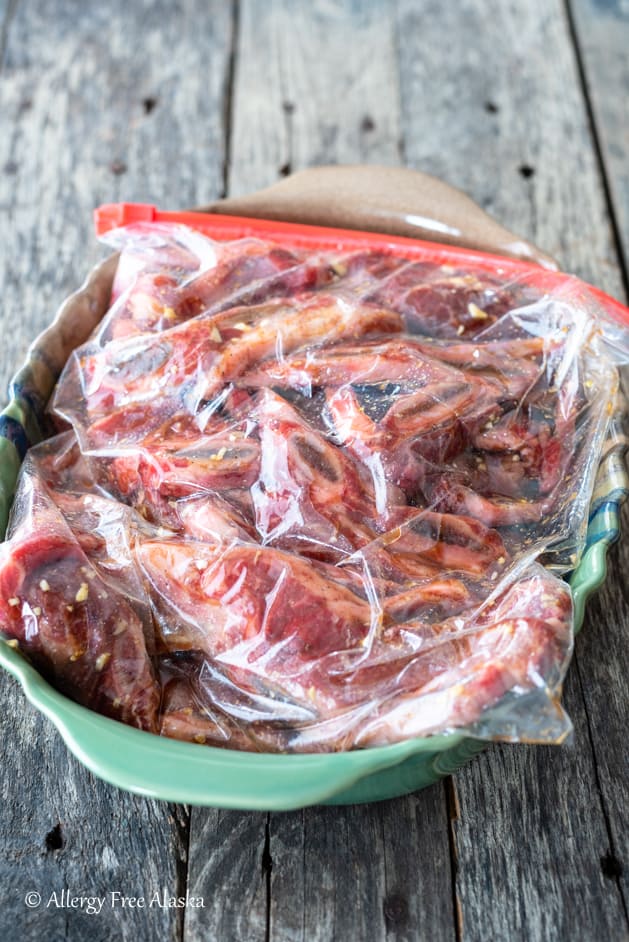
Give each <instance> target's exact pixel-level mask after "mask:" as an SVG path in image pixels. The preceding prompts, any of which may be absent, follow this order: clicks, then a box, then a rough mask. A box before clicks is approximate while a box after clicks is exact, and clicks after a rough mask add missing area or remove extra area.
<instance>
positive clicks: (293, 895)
mask: <svg viewBox="0 0 629 942" xmlns="http://www.w3.org/2000/svg"><path fill="white" fill-rule="evenodd" d="M447 835H448V810H447V807H446V796H445V792H444V788H443V786H442V785H441V784H438V785H435V786H432V787H431V788H428V789H425V790H424V791H422V792H417V793H415V794H414V795H409V796H408V797H406V798H401V799H397V800H394V801H386V802H382V803H379V804H374V805H355V806H353V807H347V808H332V807H331V808H313V809H307V810H305V811H299V812H292V813H289V814H284V815H272V816H271V824H270V849H271V881H270V900H271V911H270V938H271V939H274V940H278V942H297V940H299V942H308V940H311V939H339V940H340V939H369V940H374V942H375V940H393V939H395V940H406V939H408V940H411V939H442V938H444V939H445V938H454V925H453V916H452V899H451V897H450V896H449V895H448V894H447V893H446V892H444V888H446V889H447V888H449V885H450V876H451V873H450V854H449V848H448V842H447ZM444 838H445V839H444Z"/></svg>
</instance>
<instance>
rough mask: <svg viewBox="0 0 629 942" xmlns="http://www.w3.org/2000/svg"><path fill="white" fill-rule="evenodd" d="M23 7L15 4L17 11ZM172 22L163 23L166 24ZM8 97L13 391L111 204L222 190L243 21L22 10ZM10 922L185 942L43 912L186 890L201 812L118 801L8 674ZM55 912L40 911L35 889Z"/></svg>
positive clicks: (60, 2)
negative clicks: (61, 899)
mask: <svg viewBox="0 0 629 942" xmlns="http://www.w3.org/2000/svg"><path fill="white" fill-rule="evenodd" d="M11 6H14V4H11ZM165 24H167V26H168V28H166V29H165V28H164V27H165ZM6 37H7V42H6V50H5V56H4V60H3V69H2V75H1V85H0V115H1V116H2V121H3V133H2V134H1V135H0V218H1V220H2V225H3V233H4V239H3V253H2V256H1V257H0V290H1V293H2V298H3V312H4V317H5V318H6V319H5V320H4V322H3V323H4V325H5V329H4V331H3V344H2V349H1V350H0V372H1V374H2V382H3V386H4V383H5V382H6V379H7V378H8V376H9V375H10V373H11V372H12V371H13V369H14V368H15V365H16V363H18V362H19V360H20V358H21V357H22V356H23V355H24V352H25V350H26V347H27V345H28V343H29V342H30V340H31V339H32V337H33V336H34V335H35V333H36V332H38V331H39V330H40V329H41V328H42V327H43V326H44V325H45V324H46V323H47V322H49V321H50V319H51V317H52V315H53V312H54V310H55V308H56V306H57V305H58V304H59V303H60V301H61V300H62V299H63V297H64V295H65V294H66V293H68V292H69V291H70V290H72V289H73V288H75V287H76V286H77V285H78V284H79V283H80V281H81V279H82V278H83V275H84V273H85V271H86V269H87V267H88V265H89V264H90V263H91V262H92V261H93V260H94V259H95V258H96V257H97V255H98V254H99V249H98V248H97V246H96V244H95V242H94V239H93V237H92V232H91V218H90V217H91V211H92V208H93V207H94V206H95V205H96V204H98V203H99V202H101V201H112V200H115V199H119V198H122V199H136V200H150V201H156V202H162V201H163V202H164V203H171V204H175V205H186V204H194V203H202V202H203V201H206V200H207V199H208V198H213V197H216V196H217V195H219V194H220V191H221V188H222V170H223V167H222V164H223V156H224V150H223V141H224V132H223V127H222V118H221V115H222V112H223V97H224V94H225V90H226V82H227V77H228V58H229V49H230V42H231V13H230V8H229V5H227V4H224V3H223V2H221V0H214V2H211V3H207V2H206V0H193V2H189V3H186V4H180V5H178V7H177V11H176V16H175V13H174V11H173V6H172V4H170V3H168V2H166V0H159V2H151V3H146V4H142V5H136V4H130V3H126V2H122V0H115V2H111V3H108V4H106V5H98V4H91V5H89V7H88V6H81V7H80V8H79V7H77V5H76V4H75V3H71V2H65V0H56V2H53V0H48V2H45V3H40V2H34V0H32V2H27V0H22V2H21V3H19V4H18V5H17V8H16V10H15V14H14V16H13V17H12V19H11V21H10V25H9V28H8V30H7V33H6ZM0 735H1V736H2V739H3V741H4V743H5V744H6V745H5V757H4V761H3V763H2V766H1V768H0V794H1V795H2V799H3V808H4V811H3V815H2V820H1V822H0V845H1V847H2V851H3V852H2V855H1V859H0V880H1V881H2V885H3V887H4V888H5V894H6V895H5V899H4V904H3V907H2V915H1V916H0V927H1V928H2V931H3V934H4V935H5V937H7V938H23V939H26V938H29V939H30V938H42V939H43V938H46V939H60V938H67V939H77V940H82V939H85V938H86V936H87V935H88V934H89V935H90V937H92V938H94V939H95V940H99V939H103V940H104V939H113V938H116V939H129V940H131V939H133V940H135V939H138V938H140V939H144V938H154V939H157V938H159V939H177V938H181V936H182V932H183V917H184V912H183V910H182V909H179V910H173V909H170V910H169V909H161V908H159V907H157V906H154V907H151V908H145V909H134V910H130V909H122V908H121V907H119V906H117V907H113V908H112V906H111V905H110V899H109V900H106V903H107V905H105V906H104V907H103V910H102V912H101V913H100V914H99V915H98V916H88V915H86V914H85V912H84V911H82V910H80V909H69V908H56V907H55V905H54V903H52V904H51V905H50V906H46V901H47V900H48V899H49V898H50V894H51V893H52V891H53V890H56V891H61V890H62V889H68V890H69V891H70V893H71V894H73V895H76V896H80V895H86V894H87V895H91V896H107V894H109V893H110V892H112V891H116V890H117V891H119V892H120V893H122V894H125V895H128V896H146V897H149V898H150V895H151V894H152V893H153V892H155V891H161V890H162V888H165V889H166V892H167V893H172V894H173V895H179V894H180V893H182V892H185V888H186V858H187V834H188V815H187V810H186V809H185V808H183V807H178V806H168V805H166V804H161V803H158V802H153V801H147V800H144V799H141V798H136V797H133V796H131V795H128V794H125V793H122V792H119V791H118V790H117V789H115V788H112V787H110V786H108V785H105V784H104V783H102V782H99V781H97V780H96V779H94V778H93V776H92V775H91V774H90V773H88V772H87V771H86V770H85V769H84V768H83V766H81V765H80V764H79V763H78V762H77V761H75V760H74V759H73V758H72V757H71V756H70V755H69V754H68V752H67V750H66V748H65V746H64V745H63V744H62V742H61V739H60V737H59V736H58V735H57V734H56V733H55V732H54V730H53V728H52V726H51V724H50V723H49V722H48V721H46V720H44V719H43V718H42V717H41V716H40V715H39V714H38V713H36V711H35V710H34V709H32V708H31V707H30V706H29V705H28V704H27V703H26V701H25V699H24V696H23V694H22V693H21V691H20V689H19V687H18V686H17V684H15V683H14V682H13V681H11V680H9V679H8V678H7V677H5V676H3V677H2V678H1V679H0ZM31 890H33V891H38V892H39V893H40V894H41V896H42V899H43V902H42V905H41V906H40V907H39V908H37V909H33V910H29V909H28V908H27V907H26V905H25V903H24V896H25V893H26V892H28V891H31Z"/></svg>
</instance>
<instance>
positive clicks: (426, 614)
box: [0, 212, 629, 752]
mask: <svg viewBox="0 0 629 942" xmlns="http://www.w3.org/2000/svg"><path fill="white" fill-rule="evenodd" d="M149 216H151V218H148V219H147V220H146V221H136V222H131V223H129V224H127V225H123V226H118V227H117V228H114V229H112V230H111V231H107V232H106V233H105V234H104V241H105V243H106V244H107V245H108V246H110V247H112V248H115V249H116V250H119V251H120V258H119V263H118V269H117V274H116V278H115V282H114V288H113V292H112V299H111V306H110V308H109V310H108V312H107V314H106V316H105V317H104V319H103V320H102V322H101V323H100V324H99V325H98V326H97V328H96V329H95V331H94V332H93V334H92V336H91V337H90V339H89V340H88V341H87V342H86V343H84V344H82V345H81V346H79V347H78V349H77V350H76V351H75V352H74V353H73V354H72V356H71V357H70V359H69V361H68V363H67V365H66V367H65V370H64V372H63V374H62V376H61V378H60V380H59V382H58V384H57V387H56V390H55V392H54V395H53V398H52V400H51V404H50V419H51V422H52V423H53V424H54V426H55V430H56V434H55V435H53V437H51V438H49V439H47V440H46V441H45V442H43V443H42V444H41V445H38V446H36V447H34V448H32V449H31V450H30V451H29V453H28V455H27V458H26V461H25V462H24V465H23V469H22V472H21V478H20V482H19V486H18V491H17V495H16V499H15V503H14V507H13V511H12V516H11V521H10V525H9V531H8V539H7V542H6V543H4V544H3V545H2V547H1V549H0V626H1V627H2V630H3V632H4V633H5V634H6V635H7V636H9V637H11V638H14V639H16V640H17V642H18V644H19V646H20V648H21V649H22V650H23V651H24V652H25V653H26V654H27V655H28V656H29V657H30V658H31V659H32V661H33V663H34V664H35V665H36V666H37V667H38V668H39V669H40V670H41V671H42V673H44V674H45V675H46V676H47V677H49V678H50V679H51V681H52V682H53V683H54V684H55V685H56V686H57V687H58V688H59V689H61V690H62V691H63V692H65V693H66V694H67V695H69V696H70V697H72V698H74V699H75V700H77V701H79V702H80V703H82V704H84V705H86V706H88V707H91V708H93V709H95V710H97V711H99V712H102V713H105V714H107V715H109V716H111V717H114V718H116V719H119V720H122V721H123V722H126V723H130V724H132V725H135V726H138V727H140V728H142V729H145V730H149V731H153V732H159V733H162V734H164V735H166V736H172V737H175V738H180V739H186V740H191V741H196V742H201V743H209V744H212V745H222V746H226V747H230V748H236V749H248V750H260V751H286V752H291V751H316V750H343V749H351V748H357V747H366V746H371V745H382V744H385V743H391V742H395V741H399V740H400V739H404V738H407V737H413V736H423V735H428V734H431V733H436V732H445V731H449V730H454V729H456V730H464V731H465V732H467V733H468V734H469V735H471V736H477V737H479V738H487V739H504V740H510V741H513V740H520V739H522V740H527V741H539V742H559V741H562V740H563V739H564V738H565V737H566V735H567V734H568V733H569V731H570V722H569V719H568V718H567V716H566V715H565V713H564V711H563V709H562V707H561V705H560V702H559V697H560V692H561V684H562V680H563V677H564V674H565V671H566V668H567V665H568V661H569V658H570V654H571V650H572V640H573V632H572V603H571V595H570V590H569V588H568V586H567V584H566V583H565V582H564V581H563V580H562V578H561V576H562V575H563V574H565V573H567V572H569V571H570V570H572V569H573V568H574V566H575V564H576V561H577V560H578V558H579V555H580V552H581V550H582V548H583V544H584V538H585V530H586V526H587V517H588V508H589V505H590V500H591V495H592V488H593V483H594V477H595V474H596V470H597V467H598V461H599V458H600V455H601V452H602V448H603V444H604V441H605V438H606V435H607V434H608V431H609V427H610V421H611V418H612V416H613V414H614V410H615V401H616V394H617V386H618V376H617V370H616V366H615V364H616V363H617V362H619V361H620V360H622V359H623V358H624V357H625V356H626V353H627V350H628V349H629V343H628V339H629V334H628V332H627V327H626V326H624V325H623V323H622V314H621V311H622V309H621V306H620V305H617V306H616V305H615V304H614V302H612V301H611V300H610V299H606V298H605V296H603V295H601V294H600V293H599V292H597V291H596V290H595V289H591V288H589V287H588V286H586V285H584V284H583V283H582V282H580V281H578V280H577V279H574V278H571V277H569V276H566V275H562V274H559V273H555V272H550V271H545V270H543V269H541V268H537V267H534V266H532V265H530V264H526V263H522V262H517V261H511V260H507V259H503V258H497V257H492V256H488V255H483V254H480V253H475V252H471V251H465V250H458V249H450V248H447V249H446V248H444V247H442V246H434V245H429V244H425V243H418V242H414V241H412V240H410V239H401V238H389V237H384V236H375V235H373V234H360V233H349V232H341V231H333V230H322V229H316V228H308V227H300V226H294V225H283V224H280V223H263V222H256V223H254V222H252V221H246V220H237V219H222V220H221V219H220V218H217V217H212V216H201V215H195V214H179V215H173V214H161V215H158V214H155V213H154V212H152V215H151V214H149ZM103 228H106V226H104V227H103Z"/></svg>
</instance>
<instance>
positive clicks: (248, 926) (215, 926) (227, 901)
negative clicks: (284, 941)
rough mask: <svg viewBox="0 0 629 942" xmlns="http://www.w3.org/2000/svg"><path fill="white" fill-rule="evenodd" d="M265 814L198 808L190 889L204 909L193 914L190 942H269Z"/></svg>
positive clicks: (194, 816)
mask: <svg viewBox="0 0 629 942" xmlns="http://www.w3.org/2000/svg"><path fill="white" fill-rule="evenodd" d="M267 818H268V816H267V815H266V814H261V813H259V812H255V813H248V812H240V811H218V810H216V809H214V808H193V809H192V812H191V818H190V866H189V872H188V889H189V892H190V894H191V895H192V896H201V897H203V900H204V902H205V907H204V908H203V909H201V908H197V909H188V910H187V911H186V917H185V923H184V936H183V937H184V939H185V940H186V942H205V940H206V939H216V940H217V942H218V940H220V942H240V940H245V939H246V940H247V942H264V940H265V939H266V937H267V912H268V887H267V871H266V855H265V848H266V826H267Z"/></svg>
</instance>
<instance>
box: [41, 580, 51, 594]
mask: <svg viewBox="0 0 629 942" xmlns="http://www.w3.org/2000/svg"><path fill="white" fill-rule="evenodd" d="M39 588H40V589H41V590H42V592H48V591H49V589H50V585H49V584H48V580H47V579H40V582H39Z"/></svg>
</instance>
